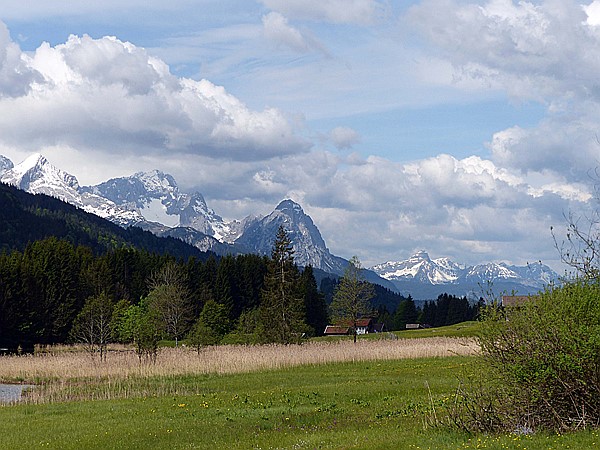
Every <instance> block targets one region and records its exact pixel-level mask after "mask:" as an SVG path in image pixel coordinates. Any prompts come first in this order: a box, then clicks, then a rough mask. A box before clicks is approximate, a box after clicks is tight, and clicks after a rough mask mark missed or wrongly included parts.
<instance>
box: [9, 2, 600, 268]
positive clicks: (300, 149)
mask: <svg viewBox="0 0 600 450" xmlns="http://www.w3.org/2000/svg"><path fill="white" fill-rule="evenodd" d="M599 5H600V2H591V1H590V0H586V1H584V2H574V1H570V0H538V1H530V2H528V1H522V2H515V1H511V0H481V1H476V0H420V1H393V0H389V1H386V0H318V1H317V0H302V1H301V0H256V1H253V0H243V1H242V0H223V1H191V0H172V1H170V2H163V1H153V0H144V1H142V0H123V1H118V2H117V1H116V0H107V1H105V2H92V1H88V0H82V1H78V2H71V1H66V0H55V1H53V2H48V1H45V0H30V1H23V0H18V1H17V0H7V1H4V2H2V5H0V153H1V154H4V155H6V156H8V157H9V158H11V159H12V160H13V161H15V162H19V161H20V160H22V159H24V158H25V157H26V156H28V155H29V154H30V153H31V152H41V153H43V154H44V155H45V156H46V157H47V158H48V159H49V160H50V161H51V162H52V163H54V164H55V165H57V166H59V167H61V168H63V169H65V170H67V171H69V172H70V173H72V174H74V175H76V176H77V177H78V179H79V181H80V183H81V184H94V183H98V182H100V181H104V180H106V179H108V178H110V177H117V176H125V175H129V174H131V173H133V172H135V171H138V170H146V169H153V168H158V169H161V170H163V171H165V172H169V173H172V174H173V175H174V176H175V178H176V179H177V180H178V181H179V183H180V184H181V185H182V187H183V188H185V189H197V190H199V191H200V192H202V193H203V194H204V196H205V197H206V200H207V202H208V204H209V206H210V207H211V208H213V209H214V210H215V211H216V212H217V213H219V214H221V215H223V216H224V217H226V218H229V219H233V218H238V219H240V218H243V217H244V216H245V215H247V214H249V213H255V212H257V213H262V214H266V213H269V212H270V211H271V210H272V209H273V208H274V206H275V205H276V204H277V203H278V202H279V201H280V200H281V199H283V198H288V197H289V198H292V199H294V200H296V201H298V202H300V203H301V204H302V206H303V207H304V209H305V210H306V212H307V213H309V214H310V215H311V217H313V219H314V221H315V222H316V224H317V226H318V227H319V229H320V230H321V232H322V233H323V237H324V239H325V241H326V242H327V243H328V245H329V247H330V249H331V251H332V252H333V253H335V254H337V255H340V256H343V257H346V258H349V257H351V256H352V255H358V256H359V258H360V259H361V260H362V261H363V262H364V263H365V265H372V264H376V263H380V262H384V261H387V260H394V259H403V258H406V257H408V256H410V255H411V254H412V253H414V252H416V251H418V250H421V249H425V250H428V251H429V253H430V254H431V256H433V257H450V258H452V259H455V260H458V261H461V262H465V263H469V264H476V263H479V262H483V261H490V260H491V261H506V262H509V263H516V264H524V263H526V262H528V261H537V260H542V261H543V262H546V263H548V264H550V265H552V266H553V267H555V268H560V267H561V266H560V263H559V261H558V259H559V258H558V254H557V251H556V249H555V248H554V244H553V240H552V235H551V233H550V227H551V226H553V227H555V229H564V225H565V221H564V214H568V213H569V212H574V213H575V214H580V213H582V212H584V211H589V210H590V209H593V208H595V200H594V196H593V195H594V183H593V180H591V179H590V178H589V177H588V176H587V173H588V172H589V170H590V169H593V168H594V167H595V166H596V165H597V163H598V160H599V159H600V146H599V144H598V142H597V136H598V134H599V130H598V125H597V124H598V123H599V122H600V121H599V120H598V119H600V107H599V106H600V105H599V104H598V100H599V98H600V86H599V85H598V82H597V74H598V70H599V69H600V67H599V66H600V54H599V53H600V26H599V23H600V6H599Z"/></svg>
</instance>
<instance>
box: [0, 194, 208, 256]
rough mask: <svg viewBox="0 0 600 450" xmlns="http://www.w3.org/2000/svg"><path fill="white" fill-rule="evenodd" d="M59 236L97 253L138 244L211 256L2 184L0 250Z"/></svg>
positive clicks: (181, 253) (163, 251)
mask: <svg viewBox="0 0 600 450" xmlns="http://www.w3.org/2000/svg"><path fill="white" fill-rule="evenodd" d="M51 236H53V237H57V238H61V239H64V240H66V241H68V242H70V243H71V244H73V245H85V246H87V247H90V248H91V249H92V250H93V251H94V252H95V253H102V252H106V251H107V250H110V249H115V248H119V247H135V248H140V249H144V250H147V251H149V252H156V253H160V254H170V255H173V256H175V257H178V258H188V257H191V256H194V257H196V258H199V259H206V258H207V257H208V255H207V254H206V253H204V252H201V251H200V250H198V249H196V248H195V247H192V246H190V245H188V244H186V243H184V242H183V241H180V240H178V239H175V238H159V237H157V236H155V235H153V234H152V233H150V232H148V231H144V230H142V229H140V228H136V227H130V228H121V227H119V226H117V225H115V224H113V223H111V222H109V221H107V220H104V219H102V218H100V217H98V216H95V215H94V214H90V213H87V212H85V211H82V210H80V209H78V208H76V207H74V206H72V205H69V204H68V203H65V202H62V201H60V200H58V199H55V198H52V197H49V196H47V195H43V194H37V195H33V194H29V193H27V192H25V191H22V190H19V189H17V188H15V187H14V186H9V185H6V184H3V183H0V250H9V251H10V250H21V251H22V250H24V249H25V247H26V246H27V244H28V243H30V242H34V241H37V240H40V239H44V238H47V237H51Z"/></svg>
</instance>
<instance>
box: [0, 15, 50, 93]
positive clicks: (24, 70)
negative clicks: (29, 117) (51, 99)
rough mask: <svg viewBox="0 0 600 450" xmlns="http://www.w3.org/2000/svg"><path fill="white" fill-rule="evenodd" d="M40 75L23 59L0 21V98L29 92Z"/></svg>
mask: <svg viewBox="0 0 600 450" xmlns="http://www.w3.org/2000/svg"><path fill="white" fill-rule="evenodd" d="M40 79H41V76H40V74H39V73H37V72H36V71H35V70H33V69H32V68H30V67H28V66H27V64H26V63H25V61H24V58H23V55H22V53H21V49H20V48H19V46H18V45H17V44H15V43H13V42H12V41H11V39H10V35H9V32H8V28H6V25H4V24H3V23H2V22H0V99H1V98H3V97H5V98H6V97H19V96H22V95H25V94H27V93H28V92H29V90H30V88H31V84H32V83H33V82H35V81H39V80H40Z"/></svg>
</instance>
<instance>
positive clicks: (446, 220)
mask: <svg viewBox="0 0 600 450" xmlns="http://www.w3.org/2000/svg"><path fill="white" fill-rule="evenodd" d="M242 189H246V190H248V191H249V192H252V194H253V195H255V196H256V197H258V198H262V199H264V200H267V199H271V201H272V203H271V208H272V207H273V206H274V205H275V204H276V203H277V201H279V200H280V199H281V198H284V197H286V196H290V197H294V198H301V199H302V201H303V206H304V208H305V209H306V210H307V212H308V213H309V214H311V216H312V217H313V219H314V220H315V222H316V223H317V225H318V227H319V229H320V230H321V231H322V233H323V235H324V236H326V240H327V243H328V245H329V247H330V248H331V250H332V251H333V252H334V253H336V254H340V255H341V256H345V257H349V256H351V255H352V254H359V255H362V256H361V257H362V258H363V259H364V260H365V262H366V263H367V264H374V263H377V262H382V261H384V260H386V259H397V258H399V257H400V256H404V257H406V256H408V254H409V253H410V252H412V251H413V250H415V249H419V248H425V249H429V250H430V252H431V253H432V254H434V256H452V257H455V258H458V259H463V258H464V259H468V261H465V262H470V263H476V262H481V261H484V260H497V259H498V256H499V255H507V254H509V255H510V258H512V261H514V262H518V263H523V262H524V260H526V259H527V258H528V257H529V258H530V257H531V255H536V256H535V257H536V258H541V259H544V260H546V261H549V260H553V259H556V255H555V252H554V250H553V246H552V240H551V234H550V227H551V226H560V225H561V224H562V223H563V216H562V214H563V212H564V211H567V210H569V208H570V207H571V206H573V205H575V206H577V205H580V204H581V200H582V199H585V198H587V197H586V195H589V192H587V190H586V187H585V186H583V185H581V186H576V185H572V184H565V183H562V184H561V180H560V178H553V177H552V176H548V178H547V179H546V180H545V184H540V185H539V186H537V185H536V187H535V189H534V187H533V186H532V185H531V184H530V183H529V182H528V180H527V178H526V177H525V176H517V175H514V174H512V173H510V172H509V171H507V170H506V169H503V168H501V167H498V166H497V165H495V164H494V163H493V162H492V161H490V160H485V159H482V158H480V157H468V158H464V159H456V158H454V157H452V156H450V155H439V156H437V157H432V158H427V159H424V160H421V161H414V162H412V163H406V164H400V163H394V162H391V161H389V160H387V159H385V158H380V157H375V156H370V157H368V158H366V159H364V160H362V162H361V163H358V162H356V161H353V162H350V163H348V159H346V158H344V157H341V156H336V157H334V155H333V154H331V153H328V152H312V153H311V154H310V155H296V156H294V157H290V158H289V159H286V160H281V161H271V162H270V163H269V168H268V170H267V171H262V172H260V171H257V175H256V176H255V177H254V178H253V179H252V182H251V185H247V186H245V187H243V188H242ZM261 192H263V194H261ZM267 204H268V202H267ZM221 205H222V206H223V207H225V205H224V203H223V202H222V203H221ZM264 212H266V213H268V212H269V211H268V210H267V211H264ZM340 230H343V232H340ZM516 242H518V248H515V243H516ZM465 251H466V253H465Z"/></svg>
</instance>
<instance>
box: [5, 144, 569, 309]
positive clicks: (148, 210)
mask: <svg viewBox="0 0 600 450" xmlns="http://www.w3.org/2000/svg"><path fill="white" fill-rule="evenodd" d="M0 181H2V182H4V183H7V184H11V185H14V186H16V187H18V188H19V189H22V190H25V191H27V192H30V193H44V194H47V195H50V196H53V197H57V198H59V199H61V200H63V201H65V202H67V203H70V204H72V205H75V206H77V207H79V208H81V209H83V210H84V211H86V212H90V213H93V214H95V215H98V216H100V217H102V218H105V219H108V220H110V221H111V222H113V223H115V224H117V225H119V226H121V227H125V228H127V227H130V226H137V227H140V228H142V229H144V230H148V231H151V232H152V233H154V234H156V235H158V236H164V237H174V238H177V239H179V240H182V241H184V242H186V243H187V244H190V245H192V246H194V247H196V248H197V249H199V250H201V251H204V252H206V251H212V252H214V253H216V254H218V255H225V254H243V253H257V254H261V255H270V253H271V249H272V246H273V242H274V239H275V235H276V232H277V229H278V228H279V226H280V225H283V226H284V227H285V228H286V230H287V232H288V234H289V236H290V238H291V241H292V245H293V247H294V251H295V255H294V258H295V261H296V263H297V264H298V265H299V266H307V265H312V266H313V268H314V269H316V270H318V271H321V272H323V273H325V274H335V275H338V276H339V275H342V274H343V272H344V269H345V268H346V266H347V264H348V261H347V260H345V259H343V258H340V257H338V256H335V255H332V254H331V252H330V251H329V249H328V248H327V246H326V244H325V241H324V239H323V237H322V235H321V233H320V231H319V229H318V228H317V226H316V225H315V224H314V222H313V220H312V219H311V217H310V216H309V215H307V214H306V213H305V212H304V210H303V209H302V207H301V206H300V205H299V204H298V203H295V202H294V201H292V200H289V199H286V200H283V201H281V202H280V203H279V204H278V205H277V207H276V208H275V209H274V210H273V212H271V213H270V214H268V215H266V216H264V217H261V216H248V217H246V218H244V219H243V220H239V221H238V220H234V221H230V222H227V221H225V220H224V219H223V218H222V217H221V216H219V215H218V214H217V213H215V212H214V211H213V210H212V209H210V208H209V207H208V205H207V204H206V201H205V199H204V197H203V196H202V194H201V193H200V192H191V193H188V192H182V191H181V190H180V188H179V187H178V185H177V182H176V181H175V179H174V178H173V177H172V176H171V175H169V174H166V173H164V172H161V171H160V170H152V171H149V172H137V173H135V174H133V175H131V176H128V177H120V178H113V179H110V180H108V181H105V182H102V183H100V184H97V185H95V186H80V185H79V182H78V181H77V178H76V177H75V176H73V175H71V174H68V173H66V172H64V171H62V170H60V169H58V168H56V167H54V166H53V165H52V164H50V163H49V162H48V160H47V159H46V158H45V157H44V156H42V155H40V154H34V155H31V156H30V157H29V158H27V159H25V160H24V161H23V162H22V163H20V164H17V165H14V164H13V163H12V161H10V159H8V158H6V157H3V156H1V155H0ZM364 273H365V276H366V278H367V280H368V281H371V282H374V283H378V284H380V285H382V286H384V287H386V288H388V289H390V290H392V291H396V292H401V293H403V294H410V295H412V297H413V298H414V299H432V298H436V297H437V296H438V295H439V294H440V293H444V292H446V293H448V294H455V295H461V296H462V295H469V296H472V297H473V296H475V297H477V296H478V294H477V293H478V292H479V293H480V292H481V289H482V286H487V284H488V283H489V282H491V283H492V284H493V286H494V290H495V291H496V292H500V291H501V290H502V291H506V292H512V291H516V292H518V293H520V294H526V293H533V292H537V291H538V290H539V289H541V288H543V287H544V285H547V284H549V283H551V282H553V281H554V280H556V279H558V276H557V275H556V273H554V272H553V271H552V270H551V269H550V268H548V267H547V266H544V265H542V264H541V263H534V264H530V265H528V266H524V267H519V266H508V265H506V264H503V263H499V264H496V263H488V264H480V265H477V266H468V267H467V266H465V265H461V264H458V263H456V262H453V261H451V260H449V259H448V258H437V259H431V258H430V257H429V255H428V254H427V253H426V252H424V251H423V252H419V253H417V254H415V255H413V256H411V257H410V258H409V259H407V260H405V261H390V262H386V263H383V264H378V265H376V266H374V267H373V268H372V270H365V272H364Z"/></svg>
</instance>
